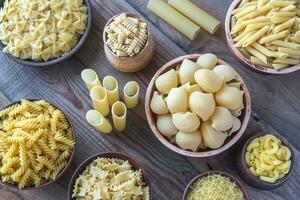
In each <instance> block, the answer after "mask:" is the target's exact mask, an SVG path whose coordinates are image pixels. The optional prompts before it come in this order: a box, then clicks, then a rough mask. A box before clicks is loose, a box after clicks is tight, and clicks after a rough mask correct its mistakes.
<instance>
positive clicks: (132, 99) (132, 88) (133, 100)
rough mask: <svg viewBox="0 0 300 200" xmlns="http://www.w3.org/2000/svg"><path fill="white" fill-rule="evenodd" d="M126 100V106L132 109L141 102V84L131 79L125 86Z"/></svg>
mask: <svg viewBox="0 0 300 200" xmlns="http://www.w3.org/2000/svg"><path fill="white" fill-rule="evenodd" d="M123 92H124V101H125V104H126V107H127V108H129V109H131V108H134V107H135V106H137V104H138V103H139V94H140V86H139V84H138V83H137V82H136V81H129V82H128V83H126V85H125V86H124V91H123Z"/></svg>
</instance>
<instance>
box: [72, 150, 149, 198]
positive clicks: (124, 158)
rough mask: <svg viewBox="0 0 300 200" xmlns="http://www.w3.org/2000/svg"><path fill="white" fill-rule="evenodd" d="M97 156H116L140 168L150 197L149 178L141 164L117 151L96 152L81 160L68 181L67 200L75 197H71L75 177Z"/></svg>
mask: <svg viewBox="0 0 300 200" xmlns="http://www.w3.org/2000/svg"><path fill="white" fill-rule="evenodd" d="M97 158H118V159H122V160H128V162H129V164H130V165H131V166H132V168H133V169H134V170H141V172H142V176H143V181H144V183H145V185H146V186H148V187H149V193H150V200H151V199H152V193H151V188H150V182H149V179H148V174H147V173H146V171H145V169H144V168H143V166H142V165H141V164H140V163H139V162H137V161H136V160H134V159H133V158H131V157H130V156H129V155H126V154H123V153H119V152H104V153H98V154H95V155H93V156H91V157H89V158H88V159H86V160H85V161H83V163H81V164H80V165H79V166H78V168H77V169H76V171H75V172H74V174H73V176H72V178H71V181H70V183H69V188H68V199H69V200H75V198H72V194H73V188H74V185H75V181H76V179H77V178H78V176H79V175H80V174H81V173H82V172H83V171H84V170H85V168H86V167H87V166H88V165H89V164H90V163H91V162H92V161H93V160H95V159H97Z"/></svg>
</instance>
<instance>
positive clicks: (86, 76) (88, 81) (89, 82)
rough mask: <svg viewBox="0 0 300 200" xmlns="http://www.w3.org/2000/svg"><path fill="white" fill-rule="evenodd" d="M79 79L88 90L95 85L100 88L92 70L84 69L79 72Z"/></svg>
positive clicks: (96, 76)
mask: <svg viewBox="0 0 300 200" xmlns="http://www.w3.org/2000/svg"><path fill="white" fill-rule="evenodd" d="M81 79H82V80H83V82H84V83H85V85H86V87H87V88H88V89H89V90H91V89H92V88H93V87H94V86H96V85H99V86H101V83H100V81H99V78H98V75H97V73H96V72H95V71H94V70H92V69H84V70H83V71H82V72H81Z"/></svg>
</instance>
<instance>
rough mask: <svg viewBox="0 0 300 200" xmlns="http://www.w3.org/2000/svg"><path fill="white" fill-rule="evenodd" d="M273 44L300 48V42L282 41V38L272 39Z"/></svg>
mask: <svg viewBox="0 0 300 200" xmlns="http://www.w3.org/2000/svg"><path fill="white" fill-rule="evenodd" d="M271 44H273V45H276V46H281V47H287V48H292V49H300V44H297V43H293V42H287V41H282V40H274V41H271Z"/></svg>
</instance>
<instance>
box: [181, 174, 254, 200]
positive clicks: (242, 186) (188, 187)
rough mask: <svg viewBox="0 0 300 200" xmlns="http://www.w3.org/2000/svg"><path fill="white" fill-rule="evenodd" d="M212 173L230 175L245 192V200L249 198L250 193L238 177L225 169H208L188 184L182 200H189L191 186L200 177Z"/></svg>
mask: <svg viewBox="0 0 300 200" xmlns="http://www.w3.org/2000/svg"><path fill="white" fill-rule="evenodd" d="M212 174H219V175H222V176H225V177H228V178H229V179H230V180H231V181H232V182H234V183H235V184H236V186H237V187H238V188H239V189H240V190H241V192H242V193H243V194H244V199H245V200H248V199H249V196H248V193H247V191H246V189H245V187H244V185H243V184H242V182H241V181H240V180H239V179H238V178H236V177H235V176H233V175H231V174H229V173H227V172H224V171H208V172H204V173H201V174H199V175H198V176H196V177H195V178H193V179H192V180H191V181H190V182H189V184H188V185H187V186H186V188H185V190H184V193H183V196H182V200H187V196H188V194H189V193H190V192H191V187H192V185H193V184H194V183H195V182H196V181H197V180H198V179H200V178H203V177H205V176H209V175H212Z"/></svg>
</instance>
